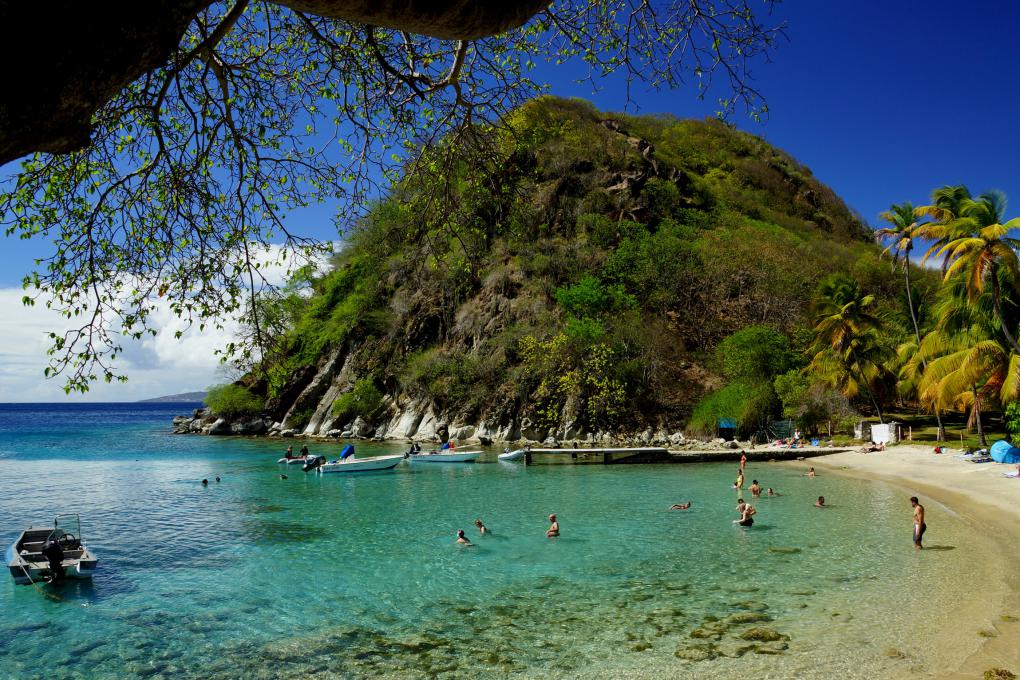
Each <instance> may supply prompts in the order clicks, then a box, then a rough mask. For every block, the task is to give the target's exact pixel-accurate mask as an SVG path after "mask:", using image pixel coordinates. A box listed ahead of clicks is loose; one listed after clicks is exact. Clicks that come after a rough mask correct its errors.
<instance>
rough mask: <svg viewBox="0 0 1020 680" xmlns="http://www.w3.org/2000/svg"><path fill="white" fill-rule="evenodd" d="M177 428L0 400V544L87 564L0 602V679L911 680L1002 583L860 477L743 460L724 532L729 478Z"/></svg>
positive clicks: (710, 469) (681, 469)
mask: <svg viewBox="0 0 1020 680" xmlns="http://www.w3.org/2000/svg"><path fill="white" fill-rule="evenodd" d="M180 410H181V409H180V407H177V408H176V409H174V408H173V407H171V408H169V409H168V408H167V407H164V406H158V407H157V406H151V407H149V406H147V407H135V409H134V410H129V409H128V408H127V407H117V408H110V409H108V410H106V411H104V410H102V409H93V410H92V411H88V410H82V411H80V412H77V411H76V412H70V413H69V412H67V411H64V410H59V409H58V410H57V411H56V412H45V411H44V412H43V413H42V414H40V413H34V414H30V413H28V412H26V411H25V410H24V407H22V410H16V411H6V412H5V411H3V410H0V418H3V419H4V422H3V423H2V424H0V478H2V479H3V484H2V487H0V534H2V538H3V539H4V541H5V544H6V542H9V540H11V539H13V538H14V536H15V535H16V533H17V531H18V530H19V529H20V528H21V527H22V525H23V524H24V523H26V522H27V521H29V520H38V521H40V522H45V521H47V520H48V519H49V518H51V516H52V515H53V514H55V513H56V512H57V511H65V510H77V511H79V512H81V513H82V515H83V517H82V521H83V525H84V533H85V537H86V539H87V541H88V543H89V545H90V546H91V547H92V549H93V550H94V551H95V552H96V553H97V554H98V555H99V557H100V572H99V573H98V574H97V576H96V578H95V580H94V582H93V583H91V584H87V583H82V584H72V585H70V586H67V587H64V588H62V589H61V590H59V591H55V592H56V593H57V594H58V598H59V599H58V598H52V597H51V598H45V597H43V596H42V594H41V593H39V592H38V591H36V590H35V589H34V588H32V587H24V586H22V587H16V586H14V585H13V584H12V583H10V582H6V583H3V584H0V609H2V611H3V612H4V616H3V617H2V621H0V676H3V677H7V676H12V677H19V678H33V677H82V678H96V677H185V678H190V677H194V678H218V677H223V678H232V677H266V678H269V677H295V678H296V677H315V676H323V677H328V676H330V675H335V676H337V677H362V676H365V677H378V676H408V675H411V676H439V677H459V676H491V677H505V676H507V675H510V676H534V677H549V676H557V675H558V676H562V677H577V676H592V677H618V676H621V675H634V676H643V675H649V676H656V677H695V676H696V677H735V676H738V675H749V676H754V677H774V678H780V677H793V676H797V677H826V678H831V677H834V676H842V677H923V676H925V675H930V674H933V673H934V672H936V671H938V670H944V669H945V668H947V667H952V666H954V665H958V664H959V663H960V662H961V661H962V660H963V658H964V656H965V655H966V654H967V653H968V652H969V651H971V650H973V649H974V648H975V647H976V646H977V645H978V644H979V642H980V640H981V638H980V637H978V636H977V630H978V628H979V627H980V624H981V621H982V613H985V614H986V613H987V612H988V611H992V610H993V609H994V607H995V603H996V602H997V590H996V588H995V587H994V584H991V583H989V584H985V583H982V585H981V587H980V588H973V587H970V586H964V587H963V589H964V591H965V592H966V599H967V602H968V604H967V606H961V592H960V590H961V584H965V583H966V582H967V581H966V580H967V579H969V578H971V577H970V576H968V574H972V573H973V572H974V570H975V565H981V571H984V572H985V573H1003V572H1001V571H999V572H996V571H995V569H996V565H997V564H998V560H1001V559H1002V558H1001V556H999V555H997V554H996V553H995V552H993V550H992V548H991V546H990V544H989V543H988V542H987V541H986V540H984V539H983V538H981V536H982V532H981V531H979V530H975V529H977V527H974V526H972V525H970V524H969V523H968V521H966V520H964V519H962V518H959V517H957V516H955V515H954V514H953V513H951V512H950V511H949V510H948V509H946V508H943V507H941V506H939V505H938V504H937V503H934V502H928V504H927V505H928V511H929V516H930V520H929V522H928V523H929V526H930V527H931V529H930V530H929V535H928V536H926V539H927V543H928V545H929V547H932V548H939V549H937V550H927V551H925V552H923V553H920V554H918V553H916V552H915V551H914V550H912V548H911V544H910V529H911V525H910V506H909V503H908V502H907V499H906V497H905V496H906V495H907V494H904V492H903V491H901V490H899V489H896V488H893V487H891V486H887V485H884V484H881V483H873V482H865V481H859V480H852V479H845V478H837V477H835V476H831V477H830V476H823V477H819V478H816V479H809V478H805V477H802V476H800V475H799V474H798V472H799V471H798V470H797V469H795V468H793V467H789V466H783V465H778V464H754V465H751V466H750V467H749V474H748V477H749V479H750V478H757V479H759V480H760V481H762V482H763V484H764V485H765V486H773V487H775V488H776V489H777V490H778V491H780V493H782V494H783V495H782V496H781V497H779V498H771V499H769V498H763V499H761V501H760V502H759V503H758V504H757V505H758V508H759V514H758V516H757V518H756V520H757V522H756V524H755V526H754V527H753V528H751V529H750V530H746V529H741V528H737V527H734V526H733V525H732V523H731V520H732V519H733V518H734V517H736V513H735V511H734V506H735V502H736V494H735V492H734V490H733V489H731V488H730V484H731V481H732V478H733V472H734V469H735V466H734V465H674V466H670V465H657V466H653V465H642V466H609V467H604V466H599V465H595V466H571V465H557V466H532V467H529V468H524V467H523V466H522V465H520V464H519V463H518V464H505V463H497V462H495V460H494V459H495V455H492V456H491V460H488V459H487V462H484V463H479V464H475V465H457V466H454V465H450V466H431V465H416V466H409V465H407V464H403V465H401V466H400V467H399V468H397V470H396V471H395V472H393V473H379V474H366V475H359V476H352V477H339V476H336V477H333V476H327V477H325V478H322V477H320V476H317V475H314V474H309V475H305V474H304V473H302V472H300V470H298V469H295V467H294V466H292V467H291V468H290V469H288V470H285V472H286V474H287V475H288V476H289V479H287V480H281V479H279V477H278V474H279V473H280V472H281V471H284V470H283V466H277V465H276V464H275V460H276V458H277V457H278V455H279V454H280V453H281V450H282V444H281V442H279V441H276V442H269V441H245V440H237V439H217V438H209V437H180V436H178V437H174V436H171V435H167V434H165V432H166V430H167V429H168V427H167V426H168V423H169V415H170V414H171V413H173V412H179V411H180ZM310 447H311V448H312V450H313V452H327V451H329V452H332V453H335V452H336V451H338V450H339V446H331V447H326V446H320V445H318V444H315V443H312V444H310ZM358 448H359V451H361V452H363V453H364V455H370V454H373V453H383V452H393V451H395V450H397V449H398V448H399V447H396V448H395V447H393V446H383V445H359V446H358ZM215 475H220V476H222V477H223V482H222V483H220V484H216V483H215V482H211V483H210V486H209V487H208V488H203V487H202V486H201V485H200V484H199V480H200V479H201V478H202V477H208V478H209V479H210V480H212V479H213V477H214V476H215ZM818 495H825V497H826V499H827V500H828V501H829V502H830V503H832V505H833V507H831V508H827V509H817V508H814V507H812V504H813V502H814V499H815V498H816V497H817V496H818ZM686 499H691V500H693V502H694V507H693V509H692V510H690V511H686V512H669V511H667V510H666V508H667V507H668V506H669V505H670V504H671V503H673V502H676V501H679V500H686ZM550 512H556V513H557V514H558V515H559V519H560V524H561V528H562V532H563V535H562V537H561V538H559V539H556V540H549V539H546V538H545V536H544V532H545V529H546V527H547V524H548V523H547V521H546V519H545V518H546V515H547V514H548V513H550ZM475 517H481V518H483V519H484V521H485V523H486V524H487V525H488V526H489V527H490V528H491V529H492V530H493V532H494V533H493V535H492V536H485V537H479V536H478V533H477V531H476V530H475V529H474V526H473V525H472V521H473V520H474V518H475ZM458 528H463V529H465V530H466V532H467V535H468V536H469V537H471V538H472V540H475V541H476V543H477V544H478V545H477V547H474V548H462V547H458V546H456V545H454V542H453V541H454V537H455V536H454V534H455V531H456V529H458ZM755 628H758V629H765V630H766V632H764V633H762V632H759V633H751V632H749V631H751V630H752V629H755ZM949 629H951V630H952V631H953V635H952V637H951V638H947V637H946V636H945V635H944V633H940V632H939V631H940V630H941V631H946V630H949ZM692 635H693V637H692ZM743 637H765V638H769V637H772V638H776V637H778V639H775V640H772V641H766V642H760V641H757V640H745V639H743ZM677 654H679V655H680V657H678V656H677Z"/></svg>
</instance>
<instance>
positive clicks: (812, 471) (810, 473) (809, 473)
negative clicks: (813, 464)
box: [804, 468, 817, 477]
mask: <svg viewBox="0 0 1020 680" xmlns="http://www.w3.org/2000/svg"><path fill="white" fill-rule="evenodd" d="M804 476H805V477H816V476H817V475H815V469H814V468H808V471H807V472H805V473H804Z"/></svg>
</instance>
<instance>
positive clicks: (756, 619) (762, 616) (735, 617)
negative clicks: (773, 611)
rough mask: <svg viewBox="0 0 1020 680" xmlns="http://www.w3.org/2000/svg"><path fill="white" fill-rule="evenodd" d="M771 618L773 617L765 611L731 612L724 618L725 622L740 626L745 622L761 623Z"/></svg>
mask: <svg viewBox="0 0 1020 680" xmlns="http://www.w3.org/2000/svg"><path fill="white" fill-rule="evenodd" d="M771 620H772V617H771V616H769V615H768V614H766V613H764V612H741V613H739V614H730V615H729V616H727V617H726V618H725V619H723V622H725V623H727V624H729V625H731V626H739V625H741V624H745V623H761V622H763V621H771Z"/></svg>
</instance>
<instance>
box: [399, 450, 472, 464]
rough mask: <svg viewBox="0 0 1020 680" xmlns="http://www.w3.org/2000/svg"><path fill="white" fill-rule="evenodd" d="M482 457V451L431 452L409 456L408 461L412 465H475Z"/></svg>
mask: <svg viewBox="0 0 1020 680" xmlns="http://www.w3.org/2000/svg"><path fill="white" fill-rule="evenodd" d="M480 455H482V452H481V451H443V452H439V451H430V452H429V453H412V454H409V455H408V456H407V459H408V460H409V461H411V462H412V463H473V462H475V461H476V460H478V456H480Z"/></svg>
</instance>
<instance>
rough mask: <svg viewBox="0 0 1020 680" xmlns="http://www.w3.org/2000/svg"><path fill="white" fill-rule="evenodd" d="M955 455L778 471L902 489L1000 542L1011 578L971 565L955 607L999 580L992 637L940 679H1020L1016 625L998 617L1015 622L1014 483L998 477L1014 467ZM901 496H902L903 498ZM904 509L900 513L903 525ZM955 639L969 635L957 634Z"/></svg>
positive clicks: (833, 460) (885, 455)
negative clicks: (1000, 673)
mask: <svg viewBox="0 0 1020 680" xmlns="http://www.w3.org/2000/svg"><path fill="white" fill-rule="evenodd" d="M959 453H960V451H957V450H949V451H947V452H946V453H944V454H935V453H934V449H933V448H932V447H931V446H916V445H899V446H894V447H890V449H889V450H887V451H883V452H878V453H868V454H864V453H858V452H843V453H834V454H831V455H827V456H820V457H817V458H809V459H806V460H803V461H789V462H785V463H781V464H782V465H789V466H797V467H802V468H803V469H804V470H807V468H808V467H809V466H814V468H815V469H816V470H817V471H818V473H819V474H820V475H821V474H832V473H836V474H849V475H852V476H855V477H864V478H870V479H882V480H886V481H889V482H891V483H894V484H896V485H898V486H902V487H903V488H904V490H905V491H909V492H910V494H909V495H916V496H918V497H919V498H920V500H921V503H922V504H923V503H925V501H926V498H927V499H932V500H935V501H937V502H939V503H942V504H943V505H945V506H946V507H948V508H950V509H951V510H953V511H954V512H956V513H957V514H959V515H962V516H966V517H968V518H971V519H973V520H975V521H976V523H977V524H979V525H980V526H982V527H985V528H986V530H987V531H989V532H991V533H992V534H993V535H997V536H1001V541H1000V544H1001V546H1002V549H1003V551H1004V553H1006V554H1007V555H1010V556H1011V560H1012V564H1013V565H1014V566H1015V571H1013V573H1012V574H984V571H983V569H982V565H981V564H975V565H974V572H973V574H970V575H967V574H961V580H960V589H961V591H960V593H961V601H963V602H966V597H967V592H968V591H969V590H971V589H973V588H975V587H981V586H982V581H983V579H988V578H1003V579H1004V581H1005V582H1006V585H1007V588H1005V589H1004V595H1003V601H1002V603H1001V609H1000V610H999V611H993V612H988V613H987V621H988V628H989V629H990V630H994V631H996V632H997V633H998V637H995V638H991V639H989V641H988V642H987V643H986V644H984V645H983V646H982V647H981V649H980V650H979V651H978V652H977V653H976V654H974V655H972V656H971V657H970V658H969V659H968V660H967V662H966V663H965V664H964V666H963V667H962V668H959V669H946V672H945V674H944V675H941V676H940V677H944V678H947V679H951V680H957V679H959V680H963V678H980V677H981V676H982V673H983V672H984V671H985V670H987V669H989V668H1006V669H1008V670H1010V671H1012V672H1013V673H1016V674H1017V675H1018V676H1020V644H1018V643H1017V641H1018V640H1020V623H1018V622H1011V621H1004V620H1003V618H1002V617H1003V615H1012V616H1016V617H1020V479H1014V478H1007V477H1003V476H1002V475H1003V473H1004V472H1012V471H1016V469H1017V466H1016V465H1001V464H998V463H971V462H968V461H965V460H960V459H957V458H954V455H955V454H959ZM905 495H906V494H905ZM909 511H910V509H909V506H906V508H905V510H904V513H905V515H906V517H907V518H908V520H909V515H907V514H906V513H909ZM958 633H959V635H967V636H972V635H974V632H973V631H959V632H958Z"/></svg>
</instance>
